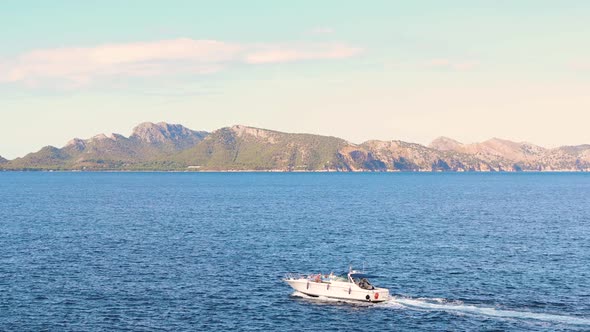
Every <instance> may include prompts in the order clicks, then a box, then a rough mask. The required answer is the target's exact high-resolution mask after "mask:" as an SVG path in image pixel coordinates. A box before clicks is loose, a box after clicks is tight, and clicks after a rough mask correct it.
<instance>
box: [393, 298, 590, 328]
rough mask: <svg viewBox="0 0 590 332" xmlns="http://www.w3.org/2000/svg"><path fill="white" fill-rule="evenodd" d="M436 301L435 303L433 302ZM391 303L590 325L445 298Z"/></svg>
mask: <svg viewBox="0 0 590 332" xmlns="http://www.w3.org/2000/svg"><path fill="white" fill-rule="evenodd" d="M433 302H434V303H433ZM389 303H392V304H399V305H403V306H405V307H407V308H418V309H426V310H438V311H449V312H454V313H459V314H461V313H468V314H475V315H482V316H488V317H499V318H517V319H534V320H539V321H544V322H552V323H563V324H571V325H589V326H590V318H582V317H574V316H565V315H553V314H545V313H538V312H530V311H514V310H500V309H495V308H489V307H479V306H474V305H464V304H462V303H461V302H448V301H446V300H444V299H439V298H437V299H414V298H405V297H392V298H391V299H390V300H389Z"/></svg>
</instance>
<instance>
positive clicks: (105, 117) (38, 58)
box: [0, 0, 590, 158]
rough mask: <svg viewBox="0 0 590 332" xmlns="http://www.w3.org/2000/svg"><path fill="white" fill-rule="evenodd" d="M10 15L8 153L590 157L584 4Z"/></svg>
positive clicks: (94, 6) (2, 127) (19, 6)
mask: <svg viewBox="0 0 590 332" xmlns="http://www.w3.org/2000/svg"><path fill="white" fill-rule="evenodd" d="M351 3H352V2H350V4H349V2H344V1H296V2H295V1H289V2H288V1H173V0H169V1H146V0H144V1H100V2H92V3H91V2H89V1H57V0H55V1H51V2H50V1H46V2H41V1H22V0H21V1H12V0H8V1H3V2H2V4H1V5H0V6H1V10H0V41H1V42H2V43H1V44H0V116H1V119H2V121H0V155H2V156H4V157H7V158H14V157H17V156H22V155H24V154H26V153H27V152H30V151H35V150H38V149H39V148H41V147H42V146H44V145H47V144H51V145H55V146H58V147H59V146H62V145H64V144H65V143H66V142H67V141H68V140H69V139H71V138H73V137H80V138H87V137H90V136H92V135H95V134H98V133H102V132H105V133H110V132H117V133H121V134H124V135H128V134H129V133H130V131H131V128H132V127H133V126H134V125H136V124H138V123H140V122H143V121H154V122H157V121H166V122H174V123H182V124H184V125H186V126H188V127H190V128H192V129H199V130H214V129H217V128H219V127H223V126H229V125H233V124H238V123H239V124H245V125H252V126H258V127H263V128H270V129H276V130H282V131H289V132H311V133H318V134H326V135H334V136H339V137H342V138H345V139H348V140H350V141H352V142H356V143H360V142H362V141H364V140H367V139H372V138H376V139H402V140H407V141H413V142H419V143H428V142H429V141H430V140H432V139H434V138H436V137H437V136H441V135H445V136H451V137H454V138H456V139H458V140H461V141H464V142H474V141H481V140H485V139H488V138H490V137H492V136H496V137H503V138H507V139H512V140H517V141H531V142H533V143H537V144H541V145H545V146H557V145H563V144H581V143H590V130H588V125H587V124H588V123H589V122H590V46H589V45H590V42H588V40H589V39H590V38H589V37H590V23H588V22H590V2H587V1H525V0H521V1H391V0H390V1H358V2H355V3H356V4H351Z"/></svg>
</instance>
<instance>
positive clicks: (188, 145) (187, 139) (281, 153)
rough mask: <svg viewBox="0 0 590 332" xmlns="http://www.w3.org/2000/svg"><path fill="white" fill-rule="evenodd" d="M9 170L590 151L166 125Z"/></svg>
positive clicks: (442, 165)
mask: <svg viewBox="0 0 590 332" xmlns="http://www.w3.org/2000/svg"><path fill="white" fill-rule="evenodd" d="M0 169H4V170H164V171H180V170H203V171H428V172H432V171H456V172H464V171H589V170H590V145H578V146H562V147H558V148H553V149H548V148H543V147H540V146H537V145H534V144H530V143H519V142H512V141H508V140H503V139H499V138H492V139H490V140H487V141H485V142H481V143H473V144H463V143H461V142H458V141H456V140H453V139H451V138H447V137H439V138H437V139H435V140H434V141H433V142H432V143H430V144H429V145H428V146H424V145H421V144H416V143H408V142H403V141H397V140H393V141H378V140H370V141H367V142H364V143H362V144H354V143H351V142H348V141H346V140H344V139H341V138H337V137H331V136H321V135H312V134H292V133H283V132H278V131H273V130H267V129H260V128H253V127H248V126H242V125H236V126H232V127H225V128H221V129H218V130H215V131H213V132H210V133H209V132H205V131H195V130H191V129H188V128H186V127H184V126H182V125H179V124H168V123H164V122H160V123H151V122H145V123H142V124H139V125H138V126H136V127H135V128H134V129H133V132H132V134H131V135H130V136H129V137H125V136H123V135H119V134H111V135H108V136H107V135H104V134H100V135H96V136H94V137H92V138H89V139H79V138H74V139H72V140H71V141H69V142H68V143H67V144H66V145H65V146H63V147H61V148H56V147H53V146H46V147H44V148H42V149H41V150H39V151H37V152H33V153H29V154H27V155H26V156H24V157H22V158H16V159H13V160H6V159H4V158H2V157H0Z"/></svg>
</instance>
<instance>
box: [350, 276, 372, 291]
mask: <svg viewBox="0 0 590 332" xmlns="http://www.w3.org/2000/svg"><path fill="white" fill-rule="evenodd" d="M352 280H353V281H354V283H355V284H357V286H359V287H360V288H362V289H375V286H373V285H371V283H370V282H369V280H368V279H367V278H358V277H355V278H353V279H352Z"/></svg>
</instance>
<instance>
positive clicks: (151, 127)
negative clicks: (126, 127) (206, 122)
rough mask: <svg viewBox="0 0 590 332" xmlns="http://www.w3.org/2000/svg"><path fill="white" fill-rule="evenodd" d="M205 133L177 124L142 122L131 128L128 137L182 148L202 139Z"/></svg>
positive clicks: (156, 144)
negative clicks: (131, 130)
mask: <svg viewBox="0 0 590 332" xmlns="http://www.w3.org/2000/svg"><path fill="white" fill-rule="evenodd" d="M207 134H208V133H207V132H205V131H194V130H190V129H188V128H186V127H184V126H182V125H179V124H168V123H165V122H159V123H151V122H144V123H141V124H139V125H138V126H136V127H135V128H133V133H132V134H131V136H129V139H130V140H134V141H138V142H143V143H147V144H150V145H155V146H158V145H159V146H166V145H168V146H170V147H173V148H174V149H176V150H183V149H186V148H189V147H192V146H193V145H195V144H197V143H198V142H200V141H202V140H203V138H205V137H206V136H207Z"/></svg>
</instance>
